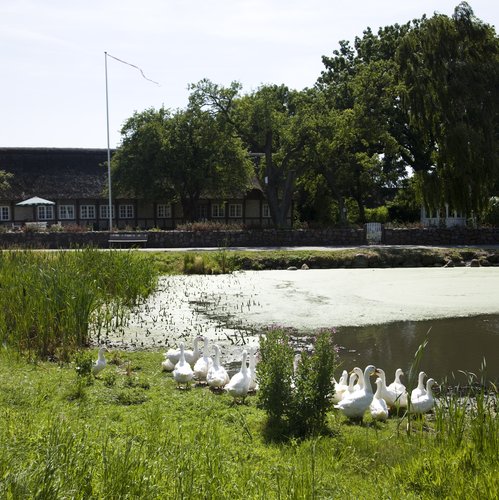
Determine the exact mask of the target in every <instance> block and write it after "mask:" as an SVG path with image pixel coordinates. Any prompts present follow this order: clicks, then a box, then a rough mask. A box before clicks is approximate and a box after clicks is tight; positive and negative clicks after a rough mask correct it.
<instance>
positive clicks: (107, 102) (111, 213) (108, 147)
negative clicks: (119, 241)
mask: <svg viewBox="0 0 499 500" xmlns="http://www.w3.org/2000/svg"><path fill="white" fill-rule="evenodd" d="M104 66H105V70H106V122H107V182H108V191H109V232H111V231H112V230H113V205H112V197H111V146H110V144H109V92H108V86H107V52H104Z"/></svg>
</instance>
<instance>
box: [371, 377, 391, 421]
mask: <svg viewBox="0 0 499 500" xmlns="http://www.w3.org/2000/svg"><path fill="white" fill-rule="evenodd" d="M383 385H384V384H383V380H382V379H381V377H378V378H377V379H376V386H377V387H376V392H375V393H374V396H373V400H372V403H371V404H370V405H369V410H370V412H371V416H372V418H373V420H382V421H385V420H386V419H387V418H388V406H387V404H386V401H385V399H384V398H383V397H382V396H381V390H382V386H383Z"/></svg>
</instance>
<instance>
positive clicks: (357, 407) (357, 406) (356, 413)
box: [334, 365, 376, 420]
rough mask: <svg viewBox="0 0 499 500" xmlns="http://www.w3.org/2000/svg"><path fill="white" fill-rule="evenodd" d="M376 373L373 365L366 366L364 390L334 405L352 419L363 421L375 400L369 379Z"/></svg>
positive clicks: (355, 392)
mask: <svg viewBox="0 0 499 500" xmlns="http://www.w3.org/2000/svg"><path fill="white" fill-rule="evenodd" d="M375 371H376V368H375V367H374V366H373V365H368V366H366V369H365V370H364V373H363V379H364V388H363V389H359V390H357V391H354V392H353V393H352V394H350V395H348V396H346V397H345V398H343V399H342V400H341V401H340V402H339V403H338V404H336V405H334V407H335V408H337V409H338V410H340V411H341V412H342V413H343V414H344V415H345V416H347V417H348V418H350V419H355V420H362V418H363V417H364V413H365V412H366V410H367V409H368V408H369V406H370V404H371V403H372V400H373V388H372V386H371V382H370V380H369V377H370V376H371V375H373V373H375Z"/></svg>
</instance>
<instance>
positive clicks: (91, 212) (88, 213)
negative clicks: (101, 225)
mask: <svg viewBox="0 0 499 500" xmlns="http://www.w3.org/2000/svg"><path fill="white" fill-rule="evenodd" d="M80 218H81V219H95V205H81V206H80Z"/></svg>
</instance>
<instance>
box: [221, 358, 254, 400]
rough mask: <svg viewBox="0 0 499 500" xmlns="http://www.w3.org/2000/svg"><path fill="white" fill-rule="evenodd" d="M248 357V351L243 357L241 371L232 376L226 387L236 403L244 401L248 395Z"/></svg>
mask: <svg viewBox="0 0 499 500" xmlns="http://www.w3.org/2000/svg"><path fill="white" fill-rule="evenodd" d="M247 357H248V353H247V352H246V350H244V351H243V357H242V360H241V369H240V370H239V371H238V372H237V373H236V374H235V375H233V376H232V378H231V379H230V381H229V383H228V384H227V385H226V386H225V390H226V391H227V392H228V393H229V394H230V395H231V396H232V397H233V398H234V403H235V402H236V401H237V400H238V399H242V402H243V403H244V400H245V399H246V396H247V394H248V389H249V384H250V375H249V373H248V367H247V365H246V359H247Z"/></svg>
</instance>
